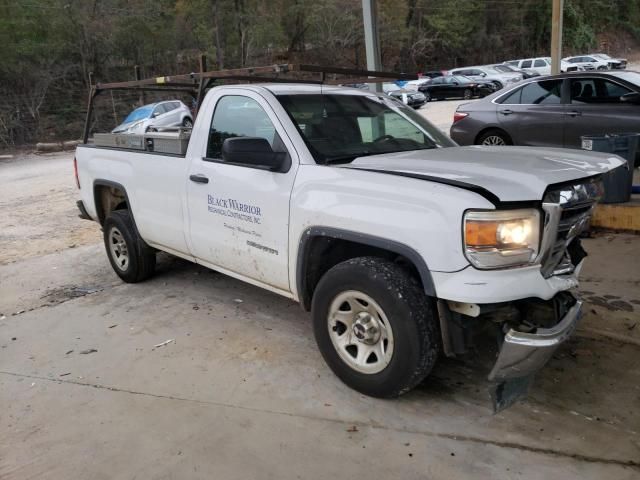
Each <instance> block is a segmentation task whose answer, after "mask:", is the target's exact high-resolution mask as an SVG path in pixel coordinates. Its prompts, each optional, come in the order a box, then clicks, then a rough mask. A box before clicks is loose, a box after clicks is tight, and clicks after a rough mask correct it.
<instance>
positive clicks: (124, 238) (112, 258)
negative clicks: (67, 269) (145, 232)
mask: <svg viewBox="0 0 640 480" xmlns="http://www.w3.org/2000/svg"><path fill="white" fill-rule="evenodd" d="M103 229H104V245H105V248H106V250H107V256H108V257H109V262H110V263H111V267H112V268H113V270H114V271H115V272H116V274H117V275H118V276H119V277H120V278H121V279H122V280H124V281H125V282H127V283H137V282H141V281H143V280H146V279H147V278H149V277H150V276H151V275H153V271H154V270H155V266H156V254H155V252H154V251H153V250H152V249H151V247H149V246H148V245H147V244H146V243H145V242H144V240H142V238H140V235H138V231H137V229H136V227H135V225H134V223H133V219H132V218H131V214H130V213H129V211H128V210H116V211H114V212H111V213H110V214H109V216H108V217H107V218H106V220H105V221H104V225H103Z"/></svg>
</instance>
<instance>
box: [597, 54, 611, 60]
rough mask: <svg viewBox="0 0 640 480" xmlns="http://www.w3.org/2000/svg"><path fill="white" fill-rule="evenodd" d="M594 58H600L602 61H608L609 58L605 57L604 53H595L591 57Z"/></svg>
mask: <svg viewBox="0 0 640 480" xmlns="http://www.w3.org/2000/svg"><path fill="white" fill-rule="evenodd" d="M593 56H594V57H596V58H602V59H603V60H610V59H611V57H610V56H609V55H607V54H606V53H596V54H594V55H593Z"/></svg>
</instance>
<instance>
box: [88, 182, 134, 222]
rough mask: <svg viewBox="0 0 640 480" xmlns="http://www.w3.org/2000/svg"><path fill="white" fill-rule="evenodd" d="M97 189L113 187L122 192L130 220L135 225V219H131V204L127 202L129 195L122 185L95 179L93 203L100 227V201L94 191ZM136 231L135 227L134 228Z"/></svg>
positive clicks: (102, 215) (101, 217)
mask: <svg viewBox="0 0 640 480" xmlns="http://www.w3.org/2000/svg"><path fill="white" fill-rule="evenodd" d="M97 187H113V188H117V189H118V190H120V191H122V193H123V194H124V198H125V200H126V202H127V205H129V214H130V215H131V219H132V220H133V224H134V225H135V224H136V222H135V218H133V211H132V210H131V202H130V201H129V194H128V193H127V189H126V188H124V185H122V184H121V183H118V182H114V181H111V180H105V179H102V178H96V179H95V180H94V181H93V203H94V205H95V207H96V215H97V217H98V223H100V225H103V224H104V220H105V217H104V214H103V213H102V202H101V201H100V199H99V197H98V196H97V195H96V190H97ZM136 230H137V227H136Z"/></svg>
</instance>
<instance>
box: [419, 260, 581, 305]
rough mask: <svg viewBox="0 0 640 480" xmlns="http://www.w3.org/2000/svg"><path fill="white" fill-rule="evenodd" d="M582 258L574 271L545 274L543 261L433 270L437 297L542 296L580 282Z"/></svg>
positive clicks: (491, 299) (480, 299) (458, 299)
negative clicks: (490, 267)
mask: <svg viewBox="0 0 640 480" xmlns="http://www.w3.org/2000/svg"><path fill="white" fill-rule="evenodd" d="M582 265H583V262H580V264H578V265H577V266H576V268H575V270H574V272H573V273H571V274H567V275H554V276H551V277H549V278H544V277H543V276H542V273H541V272H540V265H533V266H530V267H522V268H512V269H504V270H478V269H476V268H473V267H471V266H469V267H466V268H464V269H463V270H460V271H458V272H436V271H432V272H431V278H432V279H433V283H434V285H435V289H436V294H437V297H438V298H441V299H443V300H451V301H454V302H462V303H477V304H483V303H500V302H511V301H515V300H521V299H523V298H540V299H542V300H550V299H551V298H553V297H554V296H555V295H556V294H557V293H559V292H562V291H566V290H570V289H571V288H575V287H577V286H578V276H579V275H580V271H581V269H582Z"/></svg>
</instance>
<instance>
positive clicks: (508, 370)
mask: <svg viewBox="0 0 640 480" xmlns="http://www.w3.org/2000/svg"><path fill="white" fill-rule="evenodd" d="M581 315H582V302H581V301H579V300H577V301H576V303H575V304H574V305H573V306H572V307H571V308H570V309H569V310H568V311H567V313H566V314H565V315H564V317H563V318H562V319H561V320H560V322H558V324H557V325H555V326H554V327H551V328H538V329H537V331H536V333H525V332H517V331H515V330H513V329H512V330H509V331H508V332H507V334H506V335H505V337H504V343H503V344H502V348H501V349H500V354H499V355H498V360H497V361H496V363H495V365H494V366H493V369H492V370H491V373H490V374H489V380H492V381H504V380H511V379H516V378H521V377H528V376H530V375H533V374H534V373H536V372H537V371H538V370H540V369H541V368H542V367H543V366H544V365H545V364H546V363H547V362H548V361H549V359H550V358H551V356H552V355H553V353H554V352H555V350H556V348H558V346H559V345H560V344H561V343H563V342H564V341H565V340H567V339H568V338H569V337H570V336H571V334H572V333H573V331H574V330H575V328H576V326H577V324H578V321H579V320H580V317H581Z"/></svg>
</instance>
